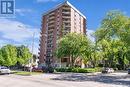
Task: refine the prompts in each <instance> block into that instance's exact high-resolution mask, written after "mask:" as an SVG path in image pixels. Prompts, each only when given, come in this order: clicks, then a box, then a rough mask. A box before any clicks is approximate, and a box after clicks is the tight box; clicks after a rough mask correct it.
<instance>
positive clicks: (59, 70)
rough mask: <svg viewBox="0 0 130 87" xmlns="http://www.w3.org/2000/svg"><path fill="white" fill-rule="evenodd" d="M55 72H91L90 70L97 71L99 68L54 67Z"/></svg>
mask: <svg viewBox="0 0 130 87" xmlns="http://www.w3.org/2000/svg"><path fill="white" fill-rule="evenodd" d="M55 70H56V71H57V72H74V73H91V72H99V71H101V68H99V67H96V68H56V69H55Z"/></svg>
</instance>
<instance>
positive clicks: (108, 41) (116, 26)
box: [95, 11, 130, 69]
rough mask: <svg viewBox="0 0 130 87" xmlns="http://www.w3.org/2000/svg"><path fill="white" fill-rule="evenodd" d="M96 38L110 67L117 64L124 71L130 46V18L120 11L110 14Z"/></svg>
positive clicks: (104, 20)
mask: <svg viewBox="0 0 130 87" xmlns="http://www.w3.org/2000/svg"><path fill="white" fill-rule="evenodd" d="M95 36H96V42H97V43H98V44H100V45H101V46H102V48H101V51H102V53H103V55H104V58H106V59H107V60H108V61H109V66H110V67H112V65H114V64H115V63H119V64H120V65H121V67H122V69H124V66H125V64H126V63H127V61H126V60H127V59H128V58H126V57H128V56H127V50H128V48H129V45H130V43H129V36H130V21H129V17H127V16H125V15H124V14H123V13H122V12H120V11H110V12H108V13H107V15H106V16H105V18H104V19H103V21H102V23H101V26H100V28H99V29H98V30H97V31H96V33H95ZM104 40H105V42H104Z"/></svg>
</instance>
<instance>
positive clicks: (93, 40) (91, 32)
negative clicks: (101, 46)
mask: <svg viewBox="0 0 130 87" xmlns="http://www.w3.org/2000/svg"><path fill="white" fill-rule="evenodd" d="M94 32H95V31H94V30H91V29H87V36H88V38H89V39H90V40H91V41H92V42H95V39H94V36H93V33H94Z"/></svg>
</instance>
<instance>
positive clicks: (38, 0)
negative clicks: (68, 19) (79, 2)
mask: <svg viewBox="0 0 130 87" xmlns="http://www.w3.org/2000/svg"><path fill="white" fill-rule="evenodd" d="M56 1H58V0H37V2H56Z"/></svg>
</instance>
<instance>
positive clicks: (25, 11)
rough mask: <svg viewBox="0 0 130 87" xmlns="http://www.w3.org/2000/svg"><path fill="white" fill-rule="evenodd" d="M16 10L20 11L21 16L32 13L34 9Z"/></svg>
mask: <svg viewBox="0 0 130 87" xmlns="http://www.w3.org/2000/svg"><path fill="white" fill-rule="evenodd" d="M15 12H16V13H18V14H19V15H21V16H25V13H32V12H33V10H32V9H23V8H22V9H15Z"/></svg>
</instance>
